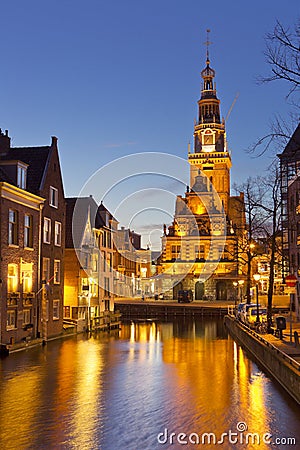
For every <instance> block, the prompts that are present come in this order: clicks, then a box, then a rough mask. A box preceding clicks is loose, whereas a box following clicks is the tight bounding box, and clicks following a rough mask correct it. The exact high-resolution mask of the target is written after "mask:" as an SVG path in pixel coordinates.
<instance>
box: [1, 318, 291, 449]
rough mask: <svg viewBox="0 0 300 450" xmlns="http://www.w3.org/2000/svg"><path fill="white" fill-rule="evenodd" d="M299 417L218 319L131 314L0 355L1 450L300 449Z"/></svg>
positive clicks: (276, 386) (281, 393)
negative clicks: (110, 329) (116, 325)
mask: <svg viewBox="0 0 300 450" xmlns="http://www.w3.org/2000/svg"><path fill="white" fill-rule="evenodd" d="M299 425H300V408H299V406H298V405H297V404H296V403H295V402H294V401H293V400H292V399H291V398H290V397H289V396H288V395H287V394H286V393H285V392H284V391H283V390H282V389H281V387H280V386H278V384H277V383H276V382H274V381H273V380H271V379H270V378H269V377H268V376H267V375H266V374H265V373H264V372H263V371H262V370H261V369H260V368H259V367H258V366H257V365H256V364H255V363H254V362H252V361H251V359H249V358H248V356H247V354H246V353H245V351H244V350H242V348H241V347H240V346H238V345H237V344H236V343H235V342H234V341H233V340H232V339H231V337H229V336H228V334H227V332H226V330H225V329H224V327H223V323H222V320H215V319H199V320H197V321H184V320H183V319H182V320H181V321H174V322H170V323H159V322H144V323H142V322H135V323H134V322H132V323H128V324H123V325H122V329H121V331H120V332H114V333H113V334H111V335H108V334H99V335H97V336H93V337H90V338H88V337H86V336H77V337H71V338H67V339H64V340H61V341H58V340H57V341H52V342H50V343H48V345H47V346H45V347H44V348H41V347H38V348H35V349H30V350H28V351H26V352H19V353H15V354H11V355H10V356H9V357H8V358H5V359H2V360H0V449H1V450H10V449H13V450H23V449H28V450H29V449H30V450H33V449H39V450H40V449H43V450H44V449H55V450H59V449H78V450H85V449H86V450H91V449H93V450H94V449H104V450H107V449H108V450H119V449H120V450H121V449H122V450H123V449H126V450H142V449H149V450H152V449H166V448H168V449H169V448H170V449H171V448H172V449H179V448H188V449H192V448H218V447H219V448H223V449H226V450H227V449H232V448H238V449H244V448H245V449H246V448H247V449H267V448H282V449H283V448H285V449H286V448H300V426H299ZM295 440H296V443H295Z"/></svg>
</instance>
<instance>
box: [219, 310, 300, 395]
mask: <svg viewBox="0 0 300 450" xmlns="http://www.w3.org/2000/svg"><path fill="white" fill-rule="evenodd" d="M224 322H225V325H226V327H227V328H228V330H229V333H230V334H231V336H232V337H233V338H234V339H235V340H237V341H238V342H239V343H240V344H241V345H242V346H243V347H245V348H246V349H247V350H248V351H249V353H251V354H252V356H254V358H255V359H256V360H257V361H258V363H259V364H260V365H261V366H263V367H264V369H265V370H266V371H267V372H268V373H269V374H271V375H272V376H273V377H274V378H275V379H276V380H277V381H278V382H279V383H280V384H281V386H282V387H283V388H284V389H285V390H286V391H287V392H288V393H289V394H290V395H291V396H292V397H293V398H294V399H295V400H296V402H298V403H299V404H300V364H299V363H298V362H296V361H295V360H293V359H292V358H290V357H289V356H288V355H286V354H285V353H283V352H282V351H280V350H279V349H278V348H276V347H275V346H274V345H272V344H270V343H269V342H268V341H266V340H265V339H263V337H261V336H260V335H258V334H257V333H255V332H253V331H252V330H249V329H248V328H247V327H245V326H243V325H242V324H241V323H240V322H238V321H237V320H236V319H235V318H234V317H231V316H228V315H227V316H225V318H224Z"/></svg>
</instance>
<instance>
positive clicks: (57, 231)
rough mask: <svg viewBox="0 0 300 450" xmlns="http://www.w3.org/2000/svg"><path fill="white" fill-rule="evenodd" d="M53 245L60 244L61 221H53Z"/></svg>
mask: <svg viewBox="0 0 300 450" xmlns="http://www.w3.org/2000/svg"><path fill="white" fill-rule="evenodd" d="M54 245H58V246H61V223H60V222H55V226H54Z"/></svg>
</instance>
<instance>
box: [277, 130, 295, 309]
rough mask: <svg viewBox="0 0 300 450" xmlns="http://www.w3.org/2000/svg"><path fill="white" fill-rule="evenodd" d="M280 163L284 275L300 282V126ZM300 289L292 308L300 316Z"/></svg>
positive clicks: (280, 156)
mask: <svg viewBox="0 0 300 450" xmlns="http://www.w3.org/2000/svg"><path fill="white" fill-rule="evenodd" d="M278 157H279V160H280V177H281V197H282V251H283V258H282V262H283V265H282V273H283V278H284V277H285V276H286V275H288V274H293V275H295V276H296V277H297V278H298V280H299V279H300V124H299V125H298V127H297V128H296V130H295V132H294V133H293V135H292V137H291V139H290V140H289V142H288V144H287V145H286V147H285V149H284V150H283V152H282V153H281V154H280V155H278ZM299 298H300V287H299V282H298V283H297V293H296V294H293V296H292V309H293V311H295V312H296V313H297V315H298V316H299V312H300V307H299Z"/></svg>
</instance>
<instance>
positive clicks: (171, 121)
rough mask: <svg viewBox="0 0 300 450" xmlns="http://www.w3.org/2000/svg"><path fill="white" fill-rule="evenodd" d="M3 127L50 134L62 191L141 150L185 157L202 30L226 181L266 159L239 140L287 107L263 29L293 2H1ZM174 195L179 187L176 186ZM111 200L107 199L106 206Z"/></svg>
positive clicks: (284, 17)
mask: <svg viewBox="0 0 300 450" xmlns="http://www.w3.org/2000/svg"><path fill="white" fill-rule="evenodd" d="M0 6H1V7H0V13H1V27H0V42H1V65H0V67H1V69H0V86H1V104H0V127H1V128H2V129H8V130H9V133H10V135H11V137H12V144H13V145H14V146H26V145H48V144H49V143H50V136H51V135H55V136H57V137H58V138H59V141H58V144H59V150H60V158H61V164H62V171H63V178H64V185H65V193H66V195H67V196H75V195H77V194H78V193H79V192H80V190H81V188H82V186H83V184H84V183H85V182H86V180H87V179H88V178H89V177H90V176H91V175H92V174H93V173H94V172H95V170H97V169H98V168H100V167H101V166H103V165H104V164H107V163H109V162H110V161H112V160H114V159H116V158H119V157H122V156H125V155H128V154H131V153H138V152H146V151H151V152H166V153H171V154H173V155H176V156H180V157H182V158H184V159H185V158H186V155H187V144H188V141H192V140H193V139H192V138H193V123H194V118H195V117H196V114H197V100H198V99H199V96H200V86H201V78H200V72H201V70H202V69H203V68H204V66H205V51H206V49H205V46H204V45H203V43H204V41H205V40H206V29H207V28H210V29H211V34H210V40H211V41H212V42H213V45H211V46H210V59H211V66H212V67H213V68H214V69H215V70H216V83H217V92H218V97H219V98H220V100H221V113H222V115H223V116H224V117H226V115H227V112H228V111H229V109H230V106H231V104H232V102H233V100H234V98H235V96H236V94H237V93H238V92H239V98H238V100H237V101H236V103H235V105H234V107H233V109H232V112H231V115H230V117H229V119H228V121H227V123H226V130H227V138H228V142H229V149H230V150H231V151H232V159H233V168H232V182H238V183H241V182H242V181H243V180H244V179H245V178H247V177H248V176H250V175H253V174H256V173H258V172H261V171H262V170H263V168H264V167H266V166H267V164H268V162H269V158H264V159H259V160H257V159H252V158H251V157H250V156H249V155H248V154H246V153H245V149H247V147H249V145H251V143H253V141H255V140H256V139H257V138H258V137H261V136H262V135H264V134H265V133H266V132H267V131H268V126H269V124H270V121H271V119H272V117H273V113H281V114H283V115H286V113H287V111H288V110H289V109H290V108H289V106H288V105H287V102H286V99H285V96H286V94H287V92H288V86H287V85H286V84H285V83H284V82H274V83H271V84H268V85H258V84H257V83H256V77H257V76H259V75H262V74H266V73H267V72H268V66H267V64H266V62H265V57H264V55H263V50H264V36H265V34H266V33H267V32H271V31H272V30H273V28H274V25H275V23H276V19H278V20H280V22H281V23H282V24H283V25H284V26H290V27H291V28H293V27H294V24H295V22H296V20H297V18H298V17H299V3H298V1H296V0H288V1H286V2H284V1H282V0H264V1H261V0H260V1H258V0H252V1H251V2H244V1H229V0H228V1H224V0H222V1H220V0H214V1H205V2H204V1H200V0H186V1H178V0H177V1H174V0H172V1H171V0H152V1H145V0H127V1H125V0H115V1H112V2H109V1H103V0H85V1H82V0H51V1H41V0H26V1H24V0H11V1H1V2H0ZM179 193H181V192H179ZM108 206H109V205H108Z"/></svg>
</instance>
